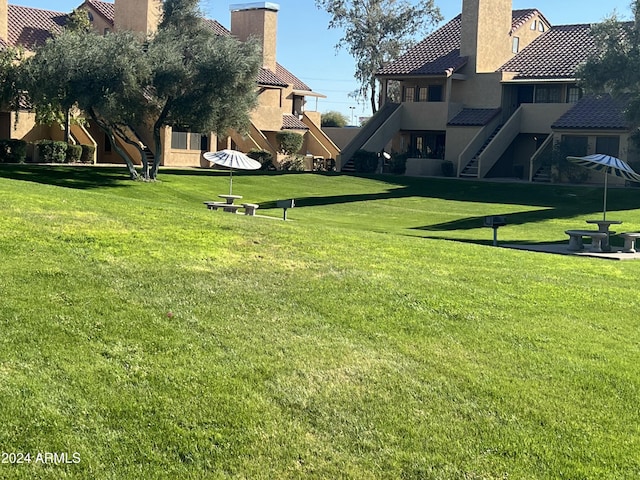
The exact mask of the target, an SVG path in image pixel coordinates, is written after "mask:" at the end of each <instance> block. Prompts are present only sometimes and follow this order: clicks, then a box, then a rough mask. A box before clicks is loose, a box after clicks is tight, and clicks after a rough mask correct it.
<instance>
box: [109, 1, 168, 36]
mask: <svg viewBox="0 0 640 480" xmlns="http://www.w3.org/2000/svg"><path fill="white" fill-rule="evenodd" d="M161 17H162V0H115V13H114V19H113V24H114V29H115V30H128V31H131V32H138V33H143V34H145V35H150V34H152V33H154V32H155V31H156V30H157V29H158V24H159V23H160V19H161Z"/></svg>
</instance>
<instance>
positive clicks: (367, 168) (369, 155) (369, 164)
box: [352, 150, 378, 173]
mask: <svg viewBox="0 0 640 480" xmlns="http://www.w3.org/2000/svg"><path fill="white" fill-rule="evenodd" d="M352 159H353V165H354V167H355V169H356V172H358V173H373V172H375V171H376V168H378V154H377V153H376V152H368V151H367V150H358V151H357V152H356V153H354V154H353V157H352Z"/></svg>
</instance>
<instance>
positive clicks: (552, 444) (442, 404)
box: [0, 166, 640, 480]
mask: <svg viewBox="0 0 640 480" xmlns="http://www.w3.org/2000/svg"><path fill="white" fill-rule="evenodd" d="M159 178H160V180H161V181H159V182H157V183H154V184H143V183H137V182H130V181H128V180H125V179H124V171H123V169H111V168H78V169H73V168H66V167H60V168H56V169H53V170H52V169H50V168H43V167H35V166H3V167H2V168H0V209H1V212H2V213H1V214H0V260H1V261H0V300H1V301H0V309H1V310H0V328H1V332H2V334H1V335H0V406H1V408H0V446H1V449H0V450H1V452H5V453H3V454H2V455H3V458H2V459H1V460H3V461H6V462H10V461H12V460H13V459H14V457H11V456H10V455H8V453H23V454H26V453H29V454H31V460H32V461H31V463H23V464H10V463H2V464H0V478H24V479H31V478H46V479H59V478H78V479H86V478H96V479H128V478H138V479H140V478H143V479H157V478H167V479H169V478H171V479H200V478H251V479H253V478H259V479H260V478H264V479H276V478H277V479H281V478H322V479H325V478H330V479H333V478H360V479H372V478H379V479H388V478H399V479H466V480H469V479H507V478H508V479H558V478H564V479H635V478H639V477H640V460H639V458H640V456H639V455H638V452H640V401H639V400H640V318H639V316H638V312H640V290H639V289H638V279H639V278H640V261H637V262H636V261H625V262H615V261H606V260H599V259H590V258H578V257H569V256H558V255H548V254H540V253H532V252H526V251H516V250H510V249H497V248H494V247H491V246H490V245H491V240H492V232H491V230H490V229H486V228H482V227H481V223H482V221H481V219H482V217H483V216H484V215H494V214H496V215H498V214H501V215H505V216H507V220H508V222H509V223H508V225H507V226H506V227H503V228H501V229H500V231H499V237H500V240H501V241H505V242H514V243H516V242H522V243H537V242H565V243H566V242H567V241H568V237H567V236H566V235H565V234H564V230H566V229H568V228H583V227H584V226H586V224H584V220H585V219H590V218H598V217H599V216H600V215H601V213H599V212H600V210H601V208H602V188H597V187H561V186H554V185H543V186H540V185H536V186H532V185H528V184H508V183H490V182H468V181H458V180H450V179H410V178H403V177H394V176H385V177H370V178H366V177H356V176H341V175H316V174H288V175H280V174H264V175H263V174H256V173H250V174H242V173H240V174H234V193H238V194H241V195H244V199H245V200H247V201H250V202H253V203H260V205H261V208H260V209H259V210H258V213H259V214H261V215H263V216H266V217H272V218H264V217H255V218H251V217H245V216H244V215H230V214H227V213H224V212H221V211H216V212H213V211H208V210H206V208H205V207H204V205H203V204H202V202H203V201H205V200H216V199H217V198H216V195H217V194H218V193H227V192H228V176H227V175H225V174H223V173H214V172H211V171H207V170H204V171H195V170H180V171H169V170H165V171H161V174H160V177H159ZM609 194H610V195H609V208H608V209H609V211H610V213H609V214H608V217H609V218H612V219H619V220H623V221H624V224H623V226H624V229H623V230H626V231H634V230H636V231H640V191H639V190H636V189H611V190H610V192H609ZM282 198H295V199H296V205H297V206H296V207H295V208H294V209H292V210H290V211H289V214H288V217H289V219H290V221H287V222H283V221H281V220H280V218H281V216H282V210H281V209H280V210H279V209H276V208H274V206H275V201H276V200H278V199H282ZM620 231H622V230H620ZM47 452H49V453H57V454H58V459H60V454H61V453H67V454H68V456H69V459H70V461H73V459H74V458H77V459H79V463H69V464H56V463H55V462H53V461H51V458H49V460H50V461H49V462H44V461H40V462H37V461H35V460H36V458H37V455H38V453H40V454H44V453H47ZM73 454H77V457H73ZM41 458H44V456H43V457H41Z"/></svg>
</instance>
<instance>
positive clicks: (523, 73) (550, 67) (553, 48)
mask: <svg viewBox="0 0 640 480" xmlns="http://www.w3.org/2000/svg"><path fill="white" fill-rule="evenodd" d="M594 51H595V41H594V38H593V36H592V35H591V25H561V26H557V27H551V29H549V30H548V31H547V33H545V34H544V35H541V36H540V37H538V38H537V39H536V40H534V41H533V42H532V43H531V44H530V45H528V46H527V47H526V48H524V49H523V50H522V51H521V52H520V53H518V54H517V55H516V56H515V57H513V58H512V59H511V60H509V61H508V62H507V63H505V64H504V65H503V66H502V67H500V69H499V71H502V72H517V73H518V75H517V76H516V77H515V78H516V79H545V78H557V79H563V78H566V79H571V78H575V75H576V69H577V67H578V66H579V65H580V64H581V63H583V62H584V61H585V60H587V58H588V57H589V55H591V54H592V53H593V52H594Z"/></svg>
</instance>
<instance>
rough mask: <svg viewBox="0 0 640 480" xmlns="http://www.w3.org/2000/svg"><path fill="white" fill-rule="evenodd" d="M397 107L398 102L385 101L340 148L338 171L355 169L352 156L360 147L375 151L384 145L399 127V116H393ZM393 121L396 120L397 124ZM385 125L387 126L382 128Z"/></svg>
mask: <svg viewBox="0 0 640 480" xmlns="http://www.w3.org/2000/svg"><path fill="white" fill-rule="evenodd" d="M399 108H400V104H399V103H391V102H387V103H385V104H384V105H383V107H382V108H381V109H380V110H378V111H377V112H376V114H375V115H374V116H373V117H371V118H370V119H369V121H368V122H367V123H366V124H365V125H364V126H363V127H362V128H361V130H360V132H358V134H357V135H356V136H355V137H354V138H353V140H351V142H349V144H348V145H347V146H345V147H344V148H343V149H342V152H341V153H340V164H341V167H340V171H342V172H354V171H355V166H354V164H353V159H352V157H353V154H354V153H356V151H358V150H360V149H361V148H364V149H365V150H370V151H376V152H377V151H380V150H381V149H382V148H383V147H384V145H385V144H386V143H387V142H388V141H389V140H390V139H391V138H392V137H393V135H394V134H395V133H396V132H397V131H398V129H399V121H400V120H399V117H398V116H394V114H395V113H396V112H397V111H398V109H399ZM394 122H397V125H396V124H395V123H394ZM385 126H386V127H387V128H383V127H385ZM382 130H385V131H382ZM372 140H373V141H372ZM365 145H366V147H365ZM367 147H368V148H367Z"/></svg>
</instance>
